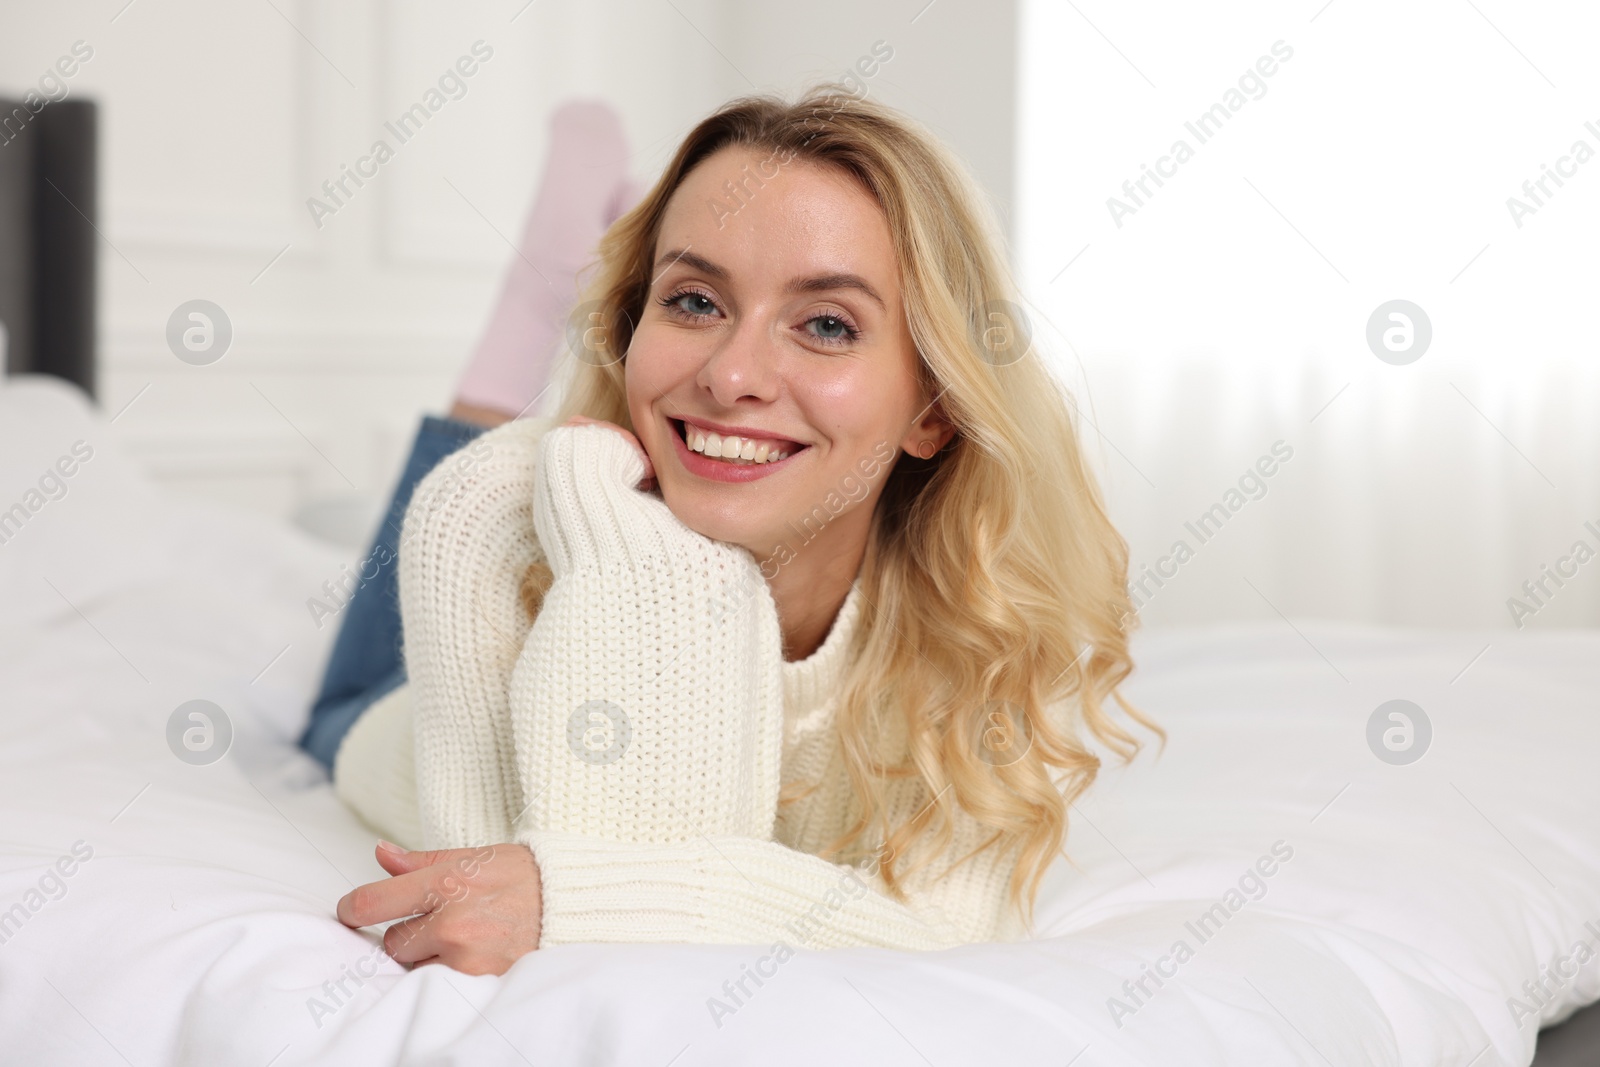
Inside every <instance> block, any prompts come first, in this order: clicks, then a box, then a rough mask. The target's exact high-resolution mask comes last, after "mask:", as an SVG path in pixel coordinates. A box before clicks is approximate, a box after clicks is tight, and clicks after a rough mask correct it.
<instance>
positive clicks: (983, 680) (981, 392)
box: [524, 85, 1166, 923]
mask: <svg viewBox="0 0 1600 1067" xmlns="http://www.w3.org/2000/svg"><path fill="white" fill-rule="evenodd" d="M730 146H741V147H748V148H752V149H755V150H758V151H771V152H773V153H776V158H777V159H778V160H779V161H781V162H784V163H787V162H788V161H789V159H790V158H798V159H802V160H806V161H809V162H812V163H816V164H822V165H826V166H832V167H837V168H839V169H841V170H843V171H845V172H846V173H848V174H851V175H853V176H854V177H855V178H856V179H857V180H858V181H859V182H860V183H861V184H862V185H863V186H864V187H865V188H866V189H867V190H869V191H870V192H871V193H872V194H873V196H874V197H875V198H876V199H877V202H878V204H879V205H880V206H881V207H882V209H883V212H884V214H885V216H886V217H887V219H888V224H889V230H890V233H891V234H892V235H893V239H894V247H895V252H896V256H897V258H898V261H899V269H900V280H901V286H902V295H903V300H904V305H905V311H906V317H907V319H908V321H909V323H910V328H911V336H912V338H913V340H914V342H915V344H916V347H917V351H918V352H919V353H920V356H921V361H920V368H921V369H920V373H921V376H922V378H923V379H924V380H923V382H922V385H923V387H924V388H925V389H926V390H927V392H926V394H925V395H926V396H927V397H929V398H935V399H936V400H937V403H938V404H939V405H940V408H941V411H942V412H943V414H944V416H945V418H946V419H947V420H948V421H949V423H950V424H951V425H952V426H953V427H954V428H955V436H954V437H953V438H952V439H951V441H950V443H949V444H947V445H946V446H945V447H944V448H943V449H941V450H940V451H939V452H937V453H936V454H935V455H934V456H933V457H932V458H931V459H929V460H921V459H918V458H916V457H910V456H902V457H900V462H898V463H897V464H896V466H895V468H894V470H893V472H892V473H891V474H890V475H889V477H888V480H887V482H886V484H885V487H884V491H883V496H882V498H881V499H880V501H879V503H878V507H877V514H876V515H875V516H874V519H873V526H872V532H871V534H870V541H869V545H868V550H867V553H866V558H865V561H864V562H863V564H862V571H861V574H860V576H859V578H858V581H859V582H860V584H861V586H862V593H863V596H862V601H863V603H862V609H861V610H862V614H861V620H860V624H859V627H858V632H857V636H856V641H857V648H856V654H855V656H854V657H853V664H852V667H851V669H850V672H849V676H848V678H847V680H846V683H845V688H844V692H843V695H842V697H841V702H840V706H839V713H838V718H837V728H838V733H839V741H840V745H841V749H842V753H843V757H844V765H845V768H846V770H847V773H848V776H849V780H850V783H851V785H852V788H853V790H854V793H855V797H856V800H857V805H856V810H857V811H858V813H859V817H858V818H857V819H856V820H855V821H854V823H853V824H852V825H851V826H850V828H849V830H848V831H847V832H846V833H845V835H843V836H842V837H840V838H839V839H838V840H837V841H836V842H834V843H833V844H832V845H831V846H830V848H829V849H827V850H826V852H827V854H828V855H829V856H844V855H861V854H871V853H875V854H876V855H877V856H878V857H879V860H880V862H879V872H880V873H881V875H882V877H883V879H884V883H885V885H886V887H887V888H888V889H889V891H890V892H891V893H892V894H893V895H895V896H896V897H897V898H901V899H903V898H904V890H903V880H904V878H905V877H907V872H906V871H903V870H901V869H899V864H898V862H897V859H898V858H900V857H903V856H904V855H905V853H906V852H907V850H908V848H909V847H910V846H911V844H912V843H913V842H924V843H928V842H931V844H932V847H931V848H929V849H926V852H927V855H926V856H925V857H924V858H923V859H922V860H921V861H920V862H919V863H918V864H917V865H916V867H914V868H913V869H912V870H913V872H914V871H915V869H917V868H920V867H921V866H923V865H924V864H926V863H928V862H931V860H932V859H933V858H935V857H938V856H941V855H943V854H944V853H946V852H948V851H949V849H950V845H951V842H952V839H953V835H954V815H955V808H956V806H958V805H959V807H960V808H963V809H965V810H966V812H967V813H968V814H969V815H970V816H971V817H972V818H974V819H975V820H976V821H977V822H978V823H979V824H980V825H981V826H983V827H984V828H985V829H986V830H988V831H989V834H988V836H987V838H986V839H985V841H984V842H983V844H981V845H980V846H979V847H978V848H977V849H974V850H973V851H972V852H969V853H968V856H971V855H974V854H976V853H977V852H981V851H983V849H986V848H991V847H992V848H1000V849H1014V850H1015V851H1016V855H1017V862H1016V865H1015V867H1014V868H1013V873H1012V876H1011V882H1010V887H1009V897H1010V901H1011V903H1012V905H1013V906H1014V907H1016V908H1017V909H1018V910H1019V912H1020V913H1021V914H1022V915H1023V916H1024V917H1025V918H1026V920H1027V921H1028V922H1029V923H1031V921H1032V911H1033V902H1034V899H1035V897H1036V896H1037V893H1038V889H1039V885H1040V883H1041V881H1042V880H1043V878H1044V874H1045V871H1046V870H1047V868H1048V867H1049V866H1050V863H1051V862H1052V861H1053V859H1054V858H1055V856H1056V855H1057V854H1059V853H1060V852H1061V851H1062V847H1063V843H1064V841H1065V838H1066V833H1067V821H1068V820H1067V809H1068V806H1069V805H1070V804H1071V803H1072V802H1073V800H1074V799H1076V798H1077V797H1078V796H1079V795H1080V794H1081V793H1083V791H1084V790H1086V789H1087V788H1088V787H1089V786H1090V784H1091V783H1092V782H1093V781H1094V779H1095V776H1096V774H1097V773H1098V771H1099V768H1100V759H1099V758H1098V757H1097V756H1096V755H1095V754H1094V753H1093V752H1092V751H1091V750H1090V749H1089V748H1088V747H1087V745H1086V744H1085V740H1084V739H1085V735H1086V734H1087V735H1090V736H1092V737H1093V738H1095V739H1096V740H1098V741H1099V742H1101V743H1102V744H1104V745H1105V746H1106V747H1108V748H1109V749H1110V750H1111V751H1113V752H1115V753H1116V754H1117V755H1118V756H1120V757H1121V758H1122V759H1123V760H1129V759H1132V757H1133V756H1134V755H1135V754H1136V753H1137V751H1138V749H1139V747H1140V746H1139V742H1138V741H1137V740H1136V739H1135V738H1134V736H1133V735H1132V734H1130V733H1129V732H1128V731H1127V730H1125V729H1124V728H1123V727H1122V726H1121V725H1119V724H1118V723H1117V722H1116V721H1115V720H1114V719H1113V718H1112V716H1111V715H1109V714H1108V713H1107V708H1106V701H1107V698H1108V697H1110V698H1114V699H1115V701H1116V702H1117V704H1118V705H1120V706H1121V708H1122V709H1123V711H1124V712H1126V713H1127V714H1128V715H1129V716H1130V717H1131V718H1132V719H1133V720H1134V721H1136V722H1138V723H1139V724H1140V725H1143V726H1145V727H1147V728H1148V729H1151V730H1152V731H1154V732H1155V733H1157V734H1159V735H1160V736H1161V738H1162V743H1163V746H1164V745H1165V739H1166V734H1165V732H1164V731H1162V730H1161V728H1160V727H1159V726H1157V725H1155V724H1154V723H1153V722H1151V721H1150V720H1149V719H1147V718H1145V717H1144V716H1143V715H1142V714H1141V713H1140V712H1139V711H1138V710H1137V709H1136V708H1134V707H1133V706H1132V705H1130V704H1129V703H1128V702H1127V701H1125V700H1124V699H1123V698H1122V695H1121V694H1120V693H1119V692H1118V691H1117V687H1118V685H1119V684H1120V683H1121V682H1122V681H1123V680H1124V679H1125V678H1127V677H1128V675H1129V673H1130V672H1131V671H1132V669H1133V664H1132V660H1131V659H1130V657H1129V655H1128V633H1127V632H1126V630H1125V623H1127V622H1128V621H1131V620H1133V619H1134V618H1135V616H1134V614H1133V611H1132V607H1131V604H1130V603H1129V597H1128V593H1127V586H1126V582H1127V569H1128V550H1127V544H1126V542H1125V541H1124V540H1123V539H1122V537H1121V536H1120V535H1119V534H1118V532H1117V531H1116V529H1115V528H1114V527H1113V526H1112V524H1111V522H1110V520H1109V519H1108V518H1107V516H1106V512H1105V508H1104V505H1103V502H1102V499H1101V495H1100V490H1099V487H1098V486H1097V484H1096V482H1095V479H1094V477H1093V475H1092V474H1091V473H1090V472H1089V471H1088V469H1087V468H1086V467H1085V465H1084V462H1083V457H1082V455H1081V453H1080V450H1079V447H1078V438H1077V433H1076V430H1075V427H1074V422H1073V412H1072V407H1071V401H1070V399H1069V398H1068V396H1067V394H1066V392H1065V390H1064V389H1063V388H1062V387H1061V385H1060V384H1059V383H1058V382H1057V381H1056V380H1055V378H1054V377H1053V376H1052V375H1051V374H1050V372H1049V371H1048V369H1047V368H1046V367H1045V366H1044V365H1043V363H1042V362H1041V361H1040V359H1039V357H1038V356H1037V354H1035V353H1032V352H1029V353H1027V354H1026V355H1025V356H1024V357H1023V358H1020V359H1015V360H1014V361H1013V360H1012V356H1011V355H1010V354H1007V355H1006V356H1004V358H997V357H996V352H997V349H996V347H995V345H994V344H993V343H992V342H993V337H992V336H990V335H986V333H985V331H986V330H990V329H992V328H994V327H995V325H996V322H997V320H996V319H994V318H993V316H994V315H996V314H999V315H1002V316H1005V315H1014V314H1016V307H1017V305H1016V303H1015V301H1016V299H1017V297H1016V294H1015V291H1014V289H1013V287H1012V284H1011V281H1010V278H1009V273H1008V271H1007V270H1006V267H1005V265H1004V262H1003V260H1002V258H1001V255H1000V252H999V249H1000V247H1001V242H1000V240H999V237H998V233H997V228H996V226H995V224H994V221H993V218H992V215H991V213H990V212H989V210H988V207H987V205H986V203H985V201H984V200H983V199H982V198H981V196H980V195H979V194H978V193H977V192H976V191H975V187H974V186H973V184H972V181H971V179H970V178H969V177H967V175H966V173H965V171H964V169H963V168H962V166H961V165H960V164H959V163H957V162H956V161H955V160H954V159H953V158H952V157H951V156H950V155H948V154H947V153H946V152H945V151H944V150H943V149H942V148H941V147H940V146H939V144H938V143H937V141H936V140H935V139H934V138H933V137H932V135H930V134H928V133H927V132H925V131H924V130H922V129H921V128H920V127H918V126H916V125H915V124H913V123H912V122H911V121H909V120H908V119H906V118H905V117H904V116H902V115H900V114H898V113H897V112H895V111H893V110H891V109H889V108H886V107H883V106H881V105H878V104H875V103H871V102H868V101H866V100H864V99H861V98H858V97H856V96H855V95H853V94H851V93H850V92H849V91H848V90H846V89H844V88H843V87H841V86H837V85H827V86H821V87H819V88H817V89H814V90H812V91H811V92H810V93H808V94H806V95H805V96H804V97H803V98H801V99H800V100H799V101H797V102H795V103H792V104H791V103H786V102H785V101H783V100H781V99H777V98H773V97H750V98H745V99H740V100H735V101H733V102H732V103H730V104H728V105H726V106H724V107H723V108H721V109H720V110H718V111H717V112H716V113H714V114H713V115H711V116H710V117H709V118H707V119H705V120H704V121H702V122H701V123H700V124H699V125H698V126H696V127H695V128H694V129H693V130H692V131H690V133H689V135H688V136H687V137H686V138H685V139H684V142H683V144H682V145H681V146H680V147H679V148H678V151H677V154H676V155H675V156H674V157H673V158H672V161H671V162H670V163H668V164H667V167H666V170H665V172H664V173H663V174H662V175H661V178H660V179H659V180H658V181H657V182H656V184H655V187H654V188H653V189H651V190H650V192H649V193H648V195H646V196H645V198H644V200H643V201H641V202H640V203H639V204H638V206H636V207H635V208H634V209H633V210H632V211H630V212H629V213H628V214H626V215H624V216H623V217H622V218H621V219H619V220H618V221H617V222H616V223H615V224H614V225H613V226H612V227H611V229H610V230H609V231H608V232H607V233H606V235H605V237H604V238H603V240H602V241H601V243H600V256H599V262H598V264H597V265H596V267H595V273H594V274H593V280H592V283H591V284H590V285H589V286H588V287H587V289H586V292H585V301H584V303H583V304H582V305H581V307H582V309H583V311H584V316H583V319H582V320H581V321H580V322H579V324H578V325H576V326H575V327H574V330H576V329H581V328H582V326H583V325H589V324H598V325H599V326H601V327H602V329H599V330H590V331H588V332H587V334H586V337H585V340H584V342H583V345H582V347H583V351H582V357H583V358H580V359H577V360H575V361H574V369H573V376H572V378H571V380H570V381H569V383H568V390H567V394H566V400H565V403H564V405H563V415H564V416H565V415H573V414H582V415H587V416H589V417H591V418H596V419H603V420H607V421H610V422H615V423H617V424H619V425H621V426H626V427H629V428H630V429H631V428H632V426H631V420H630V418H629V412H628V403H627V393H626V386H625V381H624V370H623V367H624V362H623V361H624V357H625V356H626V354H627V350H628V346H629V343H630V342H631V340H632V333H633V324H634V323H636V322H638V321H640V318H641V316H642V314H643V312H644V307H645V301H646V300H647V299H648V294H649V290H650V286H651V282H652V277H653V274H652V271H653V267H652V264H653V263H654V260H655V257H656V241H657V236H658V234H659V232H660V228H661V223H662V218H663V216H664V215H665V213H666V209H667V204H668V201H669V200H670V199H671V198H672V195H673V193H675V192H676V191H677V189H678V187H679V186H680V185H681V184H682V183H683V181H684V179H685V177H686V176H687V175H688V174H689V172H690V171H692V170H693V169H694V168H695V167H696V166H697V165H698V164H700V163H701V162H702V161H704V160H705V159H706V158H707V157H709V156H711V155H712V154H713V153H715V152H717V151H719V150H721V149H723V148H727V147H730ZM763 177H765V175H763ZM595 314H598V315H599V319H598V320H596V319H595V318H594V317H593V316H594V315H595ZM1001 325H1002V326H1011V327H1015V326H1017V325H1019V324H1018V323H1015V322H1010V323H1001ZM575 351H576V349H575ZM548 581H549V575H548V572H547V571H545V570H543V568H539V569H537V570H536V571H535V572H533V573H531V574H530V575H529V576H528V580H527V581H526V582H525V583H524V593H525V595H526V597H527V599H528V601H529V606H530V609H532V610H535V611H536V610H537V606H538V603H539V601H540V600H542V594H543V592H544V590H545V588H547V586H548ZM887 716H899V717H900V722H899V725H900V726H901V727H902V728H903V730H904V733H905V736H906V738H907V746H908V749H907V752H906V757H907V758H906V759H905V760H904V761H902V762H898V763H895V764H893V765H889V764H885V763H884V762H883V761H882V760H881V759H880V755H879V750H878V746H877V744H876V740H877V738H878V737H879V736H880V735H881V734H882V732H883V727H884V724H885V722H886V721H888V720H887V719H886V718H885V717H887ZM895 732H896V733H897V734H898V733H899V732H900V730H896V731H895ZM908 776H915V777H917V778H919V779H920V781H921V786H922V788H923V790H925V798H926V799H927V801H928V803H926V804H923V805H919V809H920V810H918V812H917V814H916V815H914V816H912V817H910V818H907V819H904V820H903V821H901V822H899V823H898V824H891V822H890V819H889V814H888V810H889V809H888V804H887V802H886V794H885V783H886V781H887V780H889V779H891V778H904V777H908ZM809 788H811V789H814V788H815V785H812V786H810V787H809ZM808 791H809V789H802V790H799V791H786V794H785V796H784V798H783V801H782V802H783V803H793V801H794V800H796V799H798V798H799V797H800V796H803V795H805V793H806V792H808ZM925 835H931V837H925ZM966 858H967V857H966V856H964V857H961V860H965V859H966ZM958 862H960V860H958Z"/></svg>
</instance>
